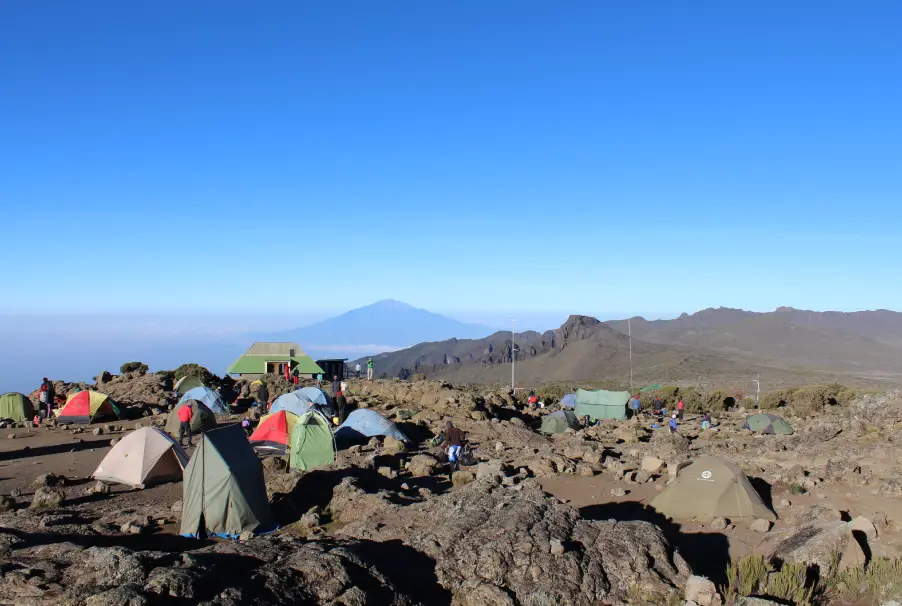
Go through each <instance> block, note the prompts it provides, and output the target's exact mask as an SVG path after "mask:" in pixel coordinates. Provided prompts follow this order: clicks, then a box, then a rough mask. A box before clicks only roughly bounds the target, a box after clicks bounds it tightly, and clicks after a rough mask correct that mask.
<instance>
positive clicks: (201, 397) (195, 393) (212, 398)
mask: <svg viewBox="0 0 902 606" xmlns="http://www.w3.org/2000/svg"><path fill="white" fill-rule="evenodd" d="M188 400H198V401H200V402H203V403H204V404H206V406H207V408H209V409H210V410H212V411H213V414H217V415H225V414H229V405H228V404H226V403H225V402H224V401H223V399H222V396H220V395H219V394H218V393H216V392H215V391H214V390H212V389H210V388H209V387H195V388H193V389H189V390H188V391H186V392H185V395H183V396H182V397H181V398H180V399H179V404H181V403H182V402H186V401H188Z"/></svg>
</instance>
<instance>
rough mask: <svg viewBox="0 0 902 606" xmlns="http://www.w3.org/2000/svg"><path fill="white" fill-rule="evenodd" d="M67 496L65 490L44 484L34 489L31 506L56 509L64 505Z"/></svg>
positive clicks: (32, 507)
mask: <svg viewBox="0 0 902 606" xmlns="http://www.w3.org/2000/svg"><path fill="white" fill-rule="evenodd" d="M65 498H66V495H65V494H63V491H61V490H57V489H55V488H47V487H46V486H42V487H40V488H38V489H37V490H35V491H34V496H33V497H32V499H31V505H29V507H30V508H31V509H54V508H56V507H59V506H60V505H62V504H63V501H64V500H65Z"/></svg>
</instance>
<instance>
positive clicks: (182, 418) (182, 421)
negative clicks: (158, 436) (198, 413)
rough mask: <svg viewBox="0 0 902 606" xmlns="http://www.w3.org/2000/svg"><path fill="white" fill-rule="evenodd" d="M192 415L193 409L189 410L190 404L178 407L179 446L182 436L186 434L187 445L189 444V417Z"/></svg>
mask: <svg viewBox="0 0 902 606" xmlns="http://www.w3.org/2000/svg"><path fill="white" fill-rule="evenodd" d="M193 417H194V411H193V410H191V405H190V404H185V405H184V406H182V407H181V408H179V446H184V444H182V436H184V435H185V434H186V433H187V434H188V446H191V419H192V418H193Z"/></svg>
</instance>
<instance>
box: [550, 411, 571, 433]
mask: <svg viewBox="0 0 902 606" xmlns="http://www.w3.org/2000/svg"><path fill="white" fill-rule="evenodd" d="M568 429H579V420H577V418H576V415H575V414H573V413H572V412H570V411H569V410H558V411H555V412H553V413H551V414H548V415H545V416H544V417H542V433H564V432H565V431H567V430H568Z"/></svg>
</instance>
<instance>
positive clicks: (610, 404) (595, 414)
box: [574, 389, 631, 421]
mask: <svg viewBox="0 0 902 606" xmlns="http://www.w3.org/2000/svg"><path fill="white" fill-rule="evenodd" d="M630 397H631V396H630V392H628V391H605V390H603V389H599V390H598V391H586V390H585V389H578V390H576V408H575V409H574V412H575V413H576V416H577V417H585V416H587V417H589V418H590V419H591V420H593V421H596V420H598V419H617V420H620V421H624V420H626V403H627V401H629V399H630Z"/></svg>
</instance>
